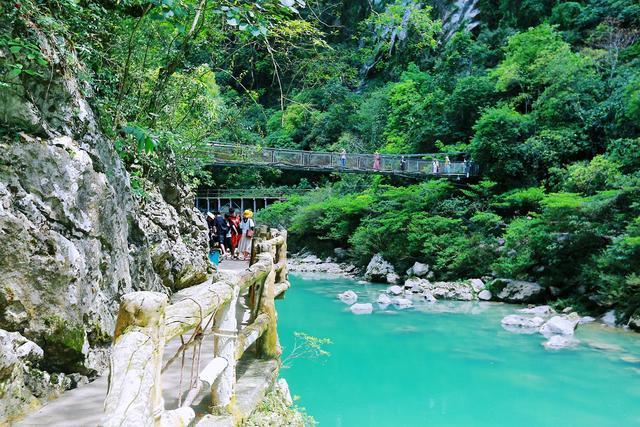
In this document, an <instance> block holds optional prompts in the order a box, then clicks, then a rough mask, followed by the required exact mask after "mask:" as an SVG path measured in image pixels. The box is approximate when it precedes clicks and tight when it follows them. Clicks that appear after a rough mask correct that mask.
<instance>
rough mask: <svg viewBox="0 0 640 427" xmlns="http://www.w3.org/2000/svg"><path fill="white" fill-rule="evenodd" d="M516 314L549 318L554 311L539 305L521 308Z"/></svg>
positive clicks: (546, 306)
mask: <svg viewBox="0 0 640 427" xmlns="http://www.w3.org/2000/svg"><path fill="white" fill-rule="evenodd" d="M518 313H524V314H535V315H536V316H550V315H552V314H555V313H556V311H555V310H554V309H553V308H551V307H549V306H548V305H539V306H537V307H531V308H522V309H520V310H518Z"/></svg>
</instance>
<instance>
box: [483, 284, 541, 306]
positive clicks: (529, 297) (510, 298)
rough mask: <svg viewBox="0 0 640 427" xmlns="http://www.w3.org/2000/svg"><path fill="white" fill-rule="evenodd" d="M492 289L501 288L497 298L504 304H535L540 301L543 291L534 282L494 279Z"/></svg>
mask: <svg viewBox="0 0 640 427" xmlns="http://www.w3.org/2000/svg"><path fill="white" fill-rule="evenodd" d="M492 287H502V290H501V291H500V292H498V295H497V298H498V299H499V300H501V301H506V302H515V303H522V302H536V301H538V300H540V299H542V297H543V295H544V289H543V288H542V286H540V285H539V284H537V283H535V282H524V281H522V280H510V279H496V280H495V281H493V285H492Z"/></svg>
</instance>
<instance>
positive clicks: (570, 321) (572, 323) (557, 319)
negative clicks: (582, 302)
mask: <svg viewBox="0 0 640 427" xmlns="http://www.w3.org/2000/svg"><path fill="white" fill-rule="evenodd" d="M579 320H580V319H579V318H577V319H576V318H575V317H573V316H553V317H552V318H551V319H549V320H547V322H546V323H545V324H544V325H542V327H541V328H540V333H541V334H542V335H544V336H545V337H550V336H551V335H573V332H574V331H575V329H576V326H577V325H578V322H579Z"/></svg>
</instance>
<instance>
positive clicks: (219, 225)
mask: <svg viewBox="0 0 640 427" xmlns="http://www.w3.org/2000/svg"><path fill="white" fill-rule="evenodd" d="M207 225H208V226H209V247H210V252H214V251H217V250H218V251H220V256H221V258H222V259H242V260H245V261H247V260H248V259H249V256H250V254H251V240H252V239H253V233H254V231H255V227H256V223H255V221H254V220H253V212H252V211H251V210H249V209H247V210H246V211H244V212H243V214H242V218H240V216H239V215H238V214H236V212H235V210H234V209H233V208H230V209H229V212H228V213H225V214H224V215H223V214H222V213H221V212H220V211H215V212H213V213H211V212H208V213H207Z"/></svg>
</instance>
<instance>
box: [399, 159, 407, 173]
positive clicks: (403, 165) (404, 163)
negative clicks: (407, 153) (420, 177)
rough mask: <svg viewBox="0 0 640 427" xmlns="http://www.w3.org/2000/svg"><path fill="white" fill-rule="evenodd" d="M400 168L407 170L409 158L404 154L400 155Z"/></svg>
mask: <svg viewBox="0 0 640 427" xmlns="http://www.w3.org/2000/svg"><path fill="white" fill-rule="evenodd" d="M400 170H401V171H402V172H404V171H406V170H407V160H406V159H405V158H404V156H402V157H400Z"/></svg>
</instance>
